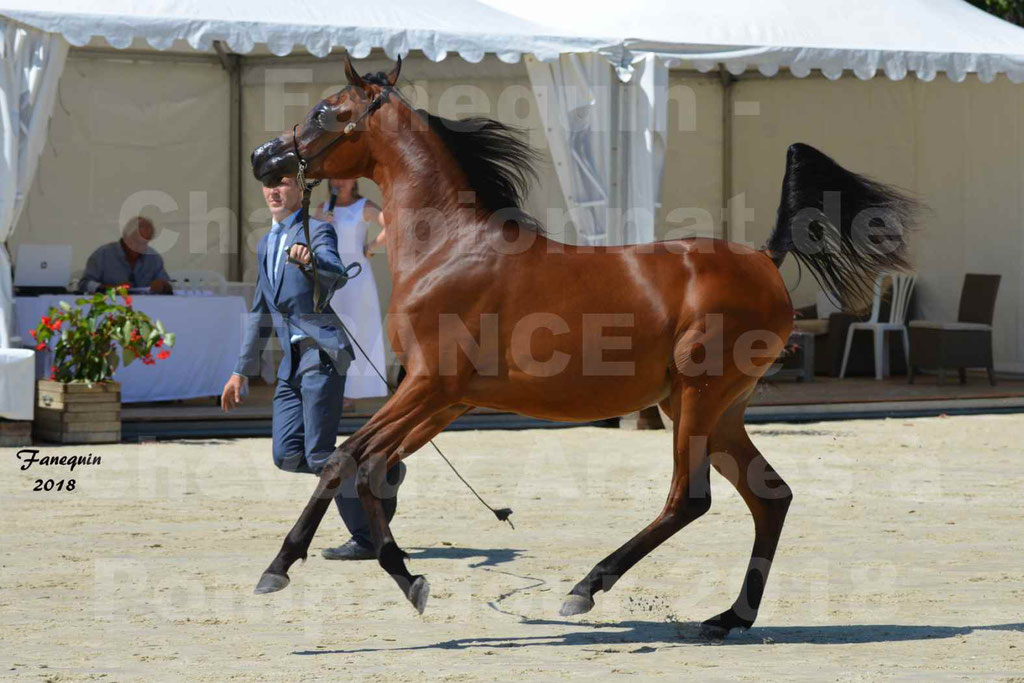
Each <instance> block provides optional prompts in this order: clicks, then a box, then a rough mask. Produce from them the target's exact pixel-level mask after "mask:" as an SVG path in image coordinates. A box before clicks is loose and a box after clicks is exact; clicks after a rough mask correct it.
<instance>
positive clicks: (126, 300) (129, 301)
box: [124, 294, 132, 306]
mask: <svg viewBox="0 0 1024 683" xmlns="http://www.w3.org/2000/svg"><path fill="white" fill-rule="evenodd" d="M124 305H125V306H131V305H132V298H131V297H130V296H129V295H127V294H125V295H124Z"/></svg>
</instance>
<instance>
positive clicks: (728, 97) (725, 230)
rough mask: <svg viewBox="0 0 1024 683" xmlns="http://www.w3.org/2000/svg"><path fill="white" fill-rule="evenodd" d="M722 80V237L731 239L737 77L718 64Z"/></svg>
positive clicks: (719, 75)
mask: <svg viewBox="0 0 1024 683" xmlns="http://www.w3.org/2000/svg"><path fill="white" fill-rule="evenodd" d="M718 78H719V80H721V82H722V238H723V239H726V240H731V239H732V237H733V234H732V233H733V229H732V119H733V116H732V94H733V93H732V86H733V83H735V82H736V77H735V76H733V75H732V74H731V73H729V72H728V71H727V70H726V68H725V65H724V64H719V65H718Z"/></svg>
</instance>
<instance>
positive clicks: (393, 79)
mask: <svg viewBox="0 0 1024 683" xmlns="http://www.w3.org/2000/svg"><path fill="white" fill-rule="evenodd" d="M401 71H402V55H398V61H397V62H395V68H394V69H392V70H391V71H389V72H388V85H390V86H391V87H394V85H395V83H398V74H399V73H401Z"/></svg>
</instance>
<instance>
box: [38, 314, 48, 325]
mask: <svg viewBox="0 0 1024 683" xmlns="http://www.w3.org/2000/svg"><path fill="white" fill-rule="evenodd" d="M39 320H40V321H41V322H42V323H43V324H44V325H46V326H47V327H49V326H50V316H48V315H44V316H43V317H42V318H40V319H39Z"/></svg>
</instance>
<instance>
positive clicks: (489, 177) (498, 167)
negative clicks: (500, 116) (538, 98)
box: [363, 72, 540, 229]
mask: <svg viewBox="0 0 1024 683" xmlns="http://www.w3.org/2000/svg"><path fill="white" fill-rule="evenodd" d="M363 80H364V81H366V82H367V83H373V84H375V85H380V86H384V87H389V86H388V81H387V74H385V73H383V72H380V73H375V74H366V75H365V76H363ZM392 92H394V93H395V94H396V95H398V97H400V98H401V99H402V100H403V101H404V102H406V104H408V101H407V100H405V98H404V97H402V94H401V93H400V92H398V91H397V90H395V89H392ZM415 111H416V113H418V114H419V115H421V116H423V117H424V118H425V119H426V121H427V123H428V124H429V126H430V129H431V130H432V131H433V132H434V133H436V134H437V136H438V137H440V138H441V140H443V141H444V143H445V146H446V147H447V148H448V151H450V152H451V153H452V156H453V157H455V161H456V162H457V163H458V164H459V167H460V168H461V169H462V171H463V173H465V174H466V178H467V180H468V181H469V184H470V186H471V187H472V188H473V191H474V192H475V193H476V204H477V206H479V207H481V208H483V209H484V210H486V211H489V212H491V213H496V212H501V218H502V219H504V220H515V221H517V222H519V223H520V224H523V225H526V226H529V227H531V228H534V229H540V222H539V221H537V220H536V219H535V218H533V217H532V216H530V215H529V214H528V213H526V212H525V211H524V210H523V209H522V205H523V202H524V199H525V198H526V194H527V192H528V191H529V189H530V182H531V180H537V177H538V176H537V170H536V164H537V162H538V161H539V159H540V155H539V154H537V152H536V151H534V150H533V148H531V147H530V145H529V144H528V143H527V142H526V141H525V140H523V138H522V131H521V130H520V129H518V128H514V127H512V126H508V125H506V124H504V123H501V122H500V121H495V120H494V119H489V118H485V117H474V118H467V119H462V120H459V121H456V120H453V119H446V118H444V117H441V116H437V115H435V114H431V113H430V112H428V111H426V110H424V109H415Z"/></svg>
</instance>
